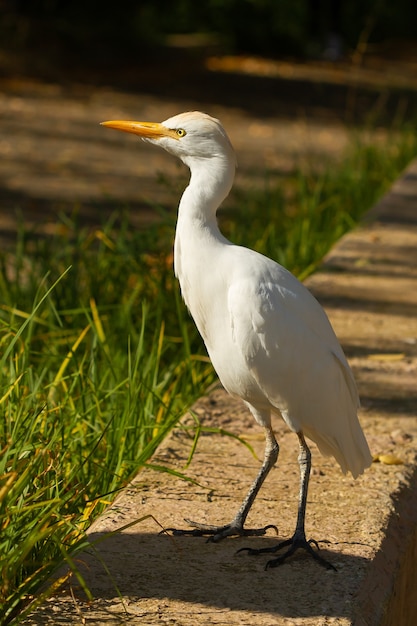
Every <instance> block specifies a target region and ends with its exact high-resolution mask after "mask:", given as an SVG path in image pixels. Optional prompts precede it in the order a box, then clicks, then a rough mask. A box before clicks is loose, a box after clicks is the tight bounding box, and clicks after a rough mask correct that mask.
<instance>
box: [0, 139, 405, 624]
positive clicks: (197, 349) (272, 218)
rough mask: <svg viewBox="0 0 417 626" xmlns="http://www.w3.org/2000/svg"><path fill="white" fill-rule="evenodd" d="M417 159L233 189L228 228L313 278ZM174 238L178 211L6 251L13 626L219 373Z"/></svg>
mask: <svg viewBox="0 0 417 626" xmlns="http://www.w3.org/2000/svg"><path fill="white" fill-rule="evenodd" d="M416 153H417V141H416V140H415V139H414V134H413V133H400V134H397V136H396V137H395V138H394V139H393V138H390V140H389V141H387V142H386V143H385V144H384V145H382V146H380V147H378V148H376V147H375V146H371V145H368V146H356V147H355V148H354V149H353V150H352V151H351V152H350V153H349V154H348V155H346V158H345V159H343V160H342V161H341V162H340V164H337V165H333V166H332V167H328V168H325V171H324V172H322V173H321V174H319V175H318V174H315V173H314V171H313V169H312V170H311V171H310V172H303V173H301V172H296V173H294V174H293V175H291V176H290V177H288V179H287V180H286V182H285V186H284V189H285V192H283V191H282V190H281V189H280V188H277V187H276V186H275V185H274V184H273V183H272V182H271V181H270V182H269V185H265V189H263V190H254V191H249V192H248V191H245V193H244V194H239V193H235V195H234V198H235V200H234V201H235V203H236V205H239V210H238V209H233V207H231V208H230V209H229V210H228V211H224V212H223V216H222V218H221V222H222V225H223V226H222V227H223V229H224V231H225V233H226V234H227V235H228V236H229V237H230V238H231V239H232V240H234V241H235V242H237V243H243V244H245V245H247V246H250V247H255V248H256V249H258V250H260V251H261V252H263V253H265V254H267V255H269V256H271V257H274V258H276V259H277V260H279V261H280V262H282V263H283V264H284V265H286V266H287V267H289V269H291V270H292V271H294V272H296V273H297V274H298V275H300V276H302V277H303V276H305V275H307V274H308V273H309V272H311V271H312V270H314V268H315V267H316V266H317V264H318V263H319V262H320V259H321V258H322V257H323V255H324V254H325V253H326V252H327V251H328V249H329V248H330V247H331V245H332V244H333V243H334V241H336V240H337V239H338V238H339V237H340V236H341V235H342V234H343V233H344V232H346V230H348V229H349V228H350V227H352V225H354V224H355V222H356V221H357V219H358V218H359V217H360V215H361V214H362V213H363V211H365V210H366V209H367V208H369V207H370V206H371V205H372V204H373V203H374V202H375V200H376V199H377V198H378V197H379V196H380V195H382V194H383V193H384V192H385V191H386V189H387V187H388V185H389V184H390V183H391V182H392V181H393V180H394V179H395V178H396V177H397V176H398V174H399V173H400V172H401V170H402V169H403V168H404V166H405V165H406V164H407V163H408V161H410V159H411V158H412V157H413V156H415V155H416ZM173 233H174V218H169V217H167V218H166V219H164V220H162V221H161V222H160V223H158V224H155V225H152V226H150V227H149V229H147V230H146V231H141V232H134V231H133V229H132V228H131V227H130V225H129V222H128V220H127V219H122V223H121V225H118V226H116V225H115V224H113V223H109V224H107V225H106V226H105V227H103V228H102V229H99V230H97V231H95V232H89V231H88V230H86V229H84V228H82V227H79V226H77V224H76V223H74V222H72V221H71V219H69V218H65V219H64V218H63V222H62V228H61V229H60V230H59V233H58V234H57V235H56V237H54V238H53V239H50V238H39V237H36V235H35V234H34V233H27V232H24V230H21V232H20V234H19V238H18V243H17V246H16V252H15V253H14V254H13V255H8V254H2V255H1V257H0V411H1V421H0V449H1V457H0V606H1V608H0V622H1V623H4V624H9V623H18V621H19V619H21V618H22V617H23V616H24V615H25V614H27V613H28V612H29V611H30V610H32V609H33V608H34V606H35V603H36V602H40V601H42V600H43V599H44V598H45V597H47V596H48V595H50V594H51V593H52V592H53V591H54V589H55V587H54V586H53V585H52V586H51V585H49V586H48V585H46V586H45V582H46V581H47V580H48V577H49V576H50V574H51V572H53V571H54V569H55V568H56V567H57V565H59V563H62V562H63V561H66V562H67V563H68V564H69V565H70V566H72V567H75V565H74V560H73V557H74V554H75V553H76V551H77V549H80V548H81V547H82V546H83V545H84V542H85V531H86V529H87V528H88V526H89V524H90V523H91V521H92V520H93V519H94V518H95V517H96V516H97V515H98V514H99V513H100V512H101V511H102V510H103V509H104V507H105V506H107V504H108V503H109V502H110V501H111V500H112V498H113V497H114V495H115V494H116V493H117V492H118V491H119V490H120V489H121V488H122V487H123V486H124V485H125V484H126V483H127V482H128V480H129V479H130V478H131V477H132V476H133V475H134V473H135V472H136V471H137V470H138V468H139V467H141V466H143V465H145V464H147V463H149V462H150V459H151V456H152V454H153V452H154V451H155V449H156V447H157V446H158V444H159V443H160V442H161V440H162V439H163V438H164V437H165V436H166V434H167V433H168V432H169V430H170V429H171V428H172V427H173V425H174V424H175V423H176V422H177V420H178V418H179V417H180V416H181V415H182V414H183V412H184V411H185V409H186V408H187V407H188V406H189V405H190V404H191V403H192V402H193V401H194V400H195V399H196V398H197V397H198V396H199V395H200V394H202V393H203V392H204V390H205V389H206V388H207V386H208V385H209V384H210V383H211V382H212V381H213V380H214V375H213V372H212V369H211V366H210V364H209V363H208V360H207V358H206V356H205V353H204V349H203V348H202V343H201V340H200V339H199V338H198V336H197V332H196V330H195V328H194V325H193V323H192V321H191V320H190V318H189V316H188V314H187V312H186V311H185V309H184V306H183V304H182V303H181V301H180V298H179V295H178V287H177V285H176V282H175V280H174V278H173V273H172V268H171V260H170V252H171V249H172V239H173ZM190 447H191V443H190ZM42 585H44V586H43V587H42V593H40V591H39V590H40V588H41V586H42Z"/></svg>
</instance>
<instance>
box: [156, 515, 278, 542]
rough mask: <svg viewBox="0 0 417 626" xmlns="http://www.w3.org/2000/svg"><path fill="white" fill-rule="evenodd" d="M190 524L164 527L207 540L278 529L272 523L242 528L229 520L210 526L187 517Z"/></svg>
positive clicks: (175, 533)
mask: <svg viewBox="0 0 417 626" xmlns="http://www.w3.org/2000/svg"><path fill="white" fill-rule="evenodd" d="M184 521H185V522H187V524H189V525H190V526H192V527H193V528H192V529H181V528H166V529H165V531H166V532H171V533H172V534H173V535H174V536H176V537H178V536H184V535H191V536H192V537H208V541H214V542H216V541H221V540H222V539H225V538H226V537H236V536H237V537H261V536H262V535H265V534H266V531H267V530H269V529H270V528H273V529H274V530H275V532H276V533H277V534H278V529H277V527H276V526H274V525H273V524H268V526H264V527H263V528H243V526H242V525H240V524H238V523H236V522H234V521H233V522H231V523H230V524H225V525H224V526H212V525H211V524H200V523H199V522H193V521H191V520H189V519H186V520H184Z"/></svg>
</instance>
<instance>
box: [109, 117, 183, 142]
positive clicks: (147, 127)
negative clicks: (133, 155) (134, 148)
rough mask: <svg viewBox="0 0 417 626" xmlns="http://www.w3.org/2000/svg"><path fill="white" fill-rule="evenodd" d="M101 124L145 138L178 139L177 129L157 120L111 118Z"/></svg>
mask: <svg viewBox="0 0 417 626" xmlns="http://www.w3.org/2000/svg"><path fill="white" fill-rule="evenodd" d="M101 126H107V127H108V128H115V129H116V130H122V131H123V132H125V133H133V134H134V135H139V137H143V138H144V139H161V137H171V138H172V139H178V136H177V133H176V132H175V130H171V129H170V128H167V127H166V126H164V125H163V124H158V123H157V122H124V121H122V120H111V121H110V122H101Z"/></svg>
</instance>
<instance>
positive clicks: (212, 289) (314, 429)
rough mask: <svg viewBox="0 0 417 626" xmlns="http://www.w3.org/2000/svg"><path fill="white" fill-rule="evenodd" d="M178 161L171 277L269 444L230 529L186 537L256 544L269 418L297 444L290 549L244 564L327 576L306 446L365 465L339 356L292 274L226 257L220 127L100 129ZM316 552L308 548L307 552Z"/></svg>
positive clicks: (182, 123)
mask: <svg viewBox="0 0 417 626" xmlns="http://www.w3.org/2000/svg"><path fill="white" fill-rule="evenodd" d="M104 125H106V126H109V127H112V128H117V129H119V130H123V131H126V132H133V133H135V134H137V135H139V136H141V137H142V138H144V139H146V140H147V141H150V142H152V143H154V144H156V145H159V146H160V147H162V148H164V149H165V150H167V151H168V152H170V153H171V154H173V155H175V156H177V157H179V158H180V159H181V160H182V161H183V162H184V163H185V164H186V165H188V167H189V168H190V171H191V179H190V183H189V185H188V187H187V188H186V190H185V191H184V193H183V196H182V198H181V201H180V204H179V209H178V222H177V229H176V235H175V246H174V265H175V273H176V276H177V277H178V280H179V283H180V287H181V292H182V296H183V298H184V301H185V303H186V305H187V307H188V309H189V311H190V313H191V315H192V317H193V319H194V321H195V323H196V325H197V328H198V330H199V332H200V334H201V336H202V338H203V340H204V343H205V345H206V348H207V351H208V354H209V356H210V358H211V360H212V363H213V366H214V368H215V370H216V372H217V374H218V376H219V378H220V380H221V382H222V384H223V385H224V387H225V389H226V390H227V391H228V392H229V393H231V394H232V395H234V396H238V397H240V398H241V399H242V400H243V401H244V402H245V403H246V405H247V406H248V407H249V409H250V410H251V412H252V414H253V415H254V417H255V419H256V420H257V422H258V423H259V424H260V425H261V426H263V427H264V429H265V435H266V449H265V460H264V463H263V465H262V468H261V470H260V472H259V474H258V476H257V478H256V480H255V482H254V483H253V485H252V487H251V489H250V491H249V493H248V495H247V497H246V498H245V500H244V502H243V504H242V506H241V508H240V509H239V511H238V513H237V514H236V516H235V518H234V519H233V521H232V522H231V523H230V524H226V525H224V526H219V527H217V526H207V525H202V524H197V523H194V522H190V523H191V524H192V526H194V527H195V529H194V530H192V531H176V532H177V533H180V532H181V533H187V532H189V533H191V534H209V535H211V536H212V537H213V539H214V540H219V539H222V538H223V537H225V536H228V535H232V534H240V535H244V534H247V535H249V534H261V533H263V532H264V531H265V529H260V530H251V529H246V528H244V522H245V520H246V517H247V514H248V512H249V509H250V507H251V505H252V503H253V501H254V499H255V497H256V494H257V492H258V491H259V488H260V486H261V485H262V483H263V481H264V479H265V477H266V475H267V474H268V472H269V470H270V468H271V467H272V466H273V465H274V463H275V462H276V459H277V456H278V444H277V442H276V440H275V437H274V434H273V430H272V426H271V413H272V414H274V413H275V414H277V415H281V416H282V418H283V419H284V420H285V422H286V423H287V424H288V426H289V428H290V429H291V430H292V431H294V432H295V433H297V435H298V438H299V443H300V457H299V462H300V473H301V485H300V503H299V512H298V518H297V526H296V531H295V533H294V536H293V537H292V539H290V540H288V541H286V542H282V543H280V544H278V545H277V546H276V547H274V548H273V549H266V550H262V549H261V550H249V552H250V553H252V554H255V553H256V554H258V553H259V552H264V551H268V552H275V551H276V550H279V549H281V548H282V547H283V546H284V545H285V546H289V549H288V550H287V552H286V553H285V554H284V555H283V556H281V557H278V558H275V559H272V560H271V561H269V562H268V564H267V566H269V567H272V566H276V565H279V564H280V563H282V562H283V560H284V559H285V558H286V557H287V556H288V555H289V554H292V553H293V552H294V551H295V550H296V549H297V548H300V547H301V548H304V549H306V550H307V551H308V552H310V553H311V554H312V555H313V556H314V557H315V558H316V559H317V560H318V561H319V562H320V563H321V564H322V565H325V566H326V567H332V566H331V565H330V564H329V563H327V561H324V559H322V558H321V557H319V556H318V555H317V552H316V551H313V549H312V547H311V541H310V542H308V541H306V538H305V532H304V517H305V507H306V498H307V489H308V478H309V473H310V466H311V460H310V452H309V449H308V447H307V444H306V442H305V439H304V435H305V436H307V437H309V438H310V439H312V440H313V441H314V442H315V443H316V444H317V445H318V447H319V449H320V451H321V452H322V453H323V454H326V455H332V456H334V457H335V459H336V460H337V461H338V463H339V464H340V466H341V468H342V471H343V472H345V473H346V472H347V471H350V472H351V473H352V475H353V476H354V477H355V478H356V477H357V476H358V475H359V474H361V473H362V472H363V471H364V469H365V468H366V467H368V466H369V465H370V463H371V461H372V458H371V454H370V451H369V448H368V444H367V442H366V439H365V437H364V434H363V432H362V429H361V426H360V424H359V421H358V417H357V408H358V405H359V400H358V394H357V390H356V385H355V381H354V379H353V375H352V372H351V370H350V368H349V365H348V363H347V361H346V358H345V355H344V354H343V350H342V348H341V347H340V345H339V342H338V340H337V338H336V336H335V334H334V332H333V329H332V327H331V325H330V322H329V320H328V318H327V316H326V314H325V313H324V311H323V309H322V308H321V306H320V305H319V303H318V302H317V300H316V299H315V298H314V297H313V296H312V295H311V293H310V292H309V291H308V290H307V289H306V288H305V287H304V285H302V284H301V283H300V282H299V281H298V280H297V279H296V278H295V277H294V276H293V275H292V274H291V273H290V272H288V271H287V270H286V269H285V268H283V267H282V266H280V265H279V264H278V263H275V262H274V261H272V260H271V259H269V258H267V257H265V256H263V255H261V254H258V253H257V252H254V251H253V250H248V249H247V248H243V247H241V246H236V245H233V244H232V243H231V242H230V241H228V240H227V239H226V238H225V237H224V236H223V235H222V234H221V232H220V230H219V228H218V225H217V219H216V211H217V208H218V207H219V205H220V204H221V202H222V201H223V200H224V198H225V197H226V196H227V195H228V193H229V191H230V189H231V186H232V184H233V180H234V174H235V167H236V157H235V153H234V150H233V147H232V145H231V143H230V140H229V138H228V136H227V134H226V132H225V130H224V129H223V127H222V125H221V124H220V122H219V121H218V120H216V119H214V118H212V117H210V116H209V115H206V114H204V113H199V112H190V113H181V114H180V115H177V116H175V117H172V118H170V119H168V120H166V121H165V122H163V123H162V124H157V123H143V122H121V121H112V122H104ZM313 543H314V544H315V542H314V541H313Z"/></svg>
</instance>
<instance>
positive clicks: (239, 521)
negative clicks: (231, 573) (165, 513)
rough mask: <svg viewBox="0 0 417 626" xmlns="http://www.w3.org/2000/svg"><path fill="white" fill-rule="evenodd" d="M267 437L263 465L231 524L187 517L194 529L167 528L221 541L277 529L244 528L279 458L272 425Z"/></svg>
mask: <svg viewBox="0 0 417 626" xmlns="http://www.w3.org/2000/svg"><path fill="white" fill-rule="evenodd" d="M265 439H266V443H265V457H264V461H263V463H262V467H261V469H260V470H259V473H258V475H257V477H256V479H255V480H254V482H253V483H252V485H251V488H250V489H249V491H248V493H247V495H246V498H245V499H244V501H243V502H242V505H241V507H240V508H239V510H238V512H237V513H236V515H235V517H234V518H233V520H232V521H231V522H230V524H225V525H223V526H212V525H211V524H200V523H199V522H193V521H191V520H189V519H186V520H185V521H186V522H187V524H189V525H190V526H192V527H193V529H192V530H181V529H175V528H167V529H166V530H167V531H170V532H172V534H173V535H193V536H197V537H202V536H208V537H209V540H210V541H220V540H221V539H224V538H225V537H231V536H234V535H238V536H242V537H249V536H260V535H264V534H265V533H266V531H267V530H268V529H269V528H274V529H275V531H277V528H276V526H274V525H272V524H269V525H268V526H265V527H263V528H244V523H245V521H246V518H247V516H248V513H249V511H250V508H251V506H252V504H253V502H254V500H255V498H256V496H257V494H258V491H259V489H260V488H261V486H262V484H263V482H264V480H265V478H266V477H267V476H268V474H269V472H270V470H271V468H272V467H273V466H274V465H275V463H276V461H277V458H278V452H279V446H278V442H277V440H276V439H275V436H274V433H273V431H272V428H271V426H267V427H265Z"/></svg>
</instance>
